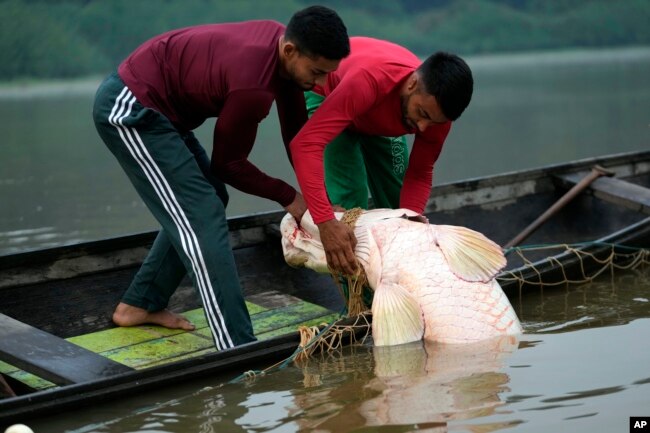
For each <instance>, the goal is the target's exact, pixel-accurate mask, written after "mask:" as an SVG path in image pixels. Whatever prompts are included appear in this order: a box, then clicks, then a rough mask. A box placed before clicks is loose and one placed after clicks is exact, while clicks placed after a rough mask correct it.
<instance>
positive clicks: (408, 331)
mask: <svg viewBox="0 0 650 433" xmlns="http://www.w3.org/2000/svg"><path fill="white" fill-rule="evenodd" d="M423 335H424V320H423V318H422V309H421V308H420V305H419V304H418V302H417V300H416V299H415V298H414V297H413V296H412V295H411V294H410V293H409V292H407V291H406V289H404V288H403V287H402V286H400V285H398V284H384V283H380V284H379V286H378V287H377V289H376V290H375V294H374V298H373V301H372V339H373V341H374V342H375V345H376V346H393V345H396V344H403V343H410V342H411V341H418V340H420V339H422V336H423Z"/></svg>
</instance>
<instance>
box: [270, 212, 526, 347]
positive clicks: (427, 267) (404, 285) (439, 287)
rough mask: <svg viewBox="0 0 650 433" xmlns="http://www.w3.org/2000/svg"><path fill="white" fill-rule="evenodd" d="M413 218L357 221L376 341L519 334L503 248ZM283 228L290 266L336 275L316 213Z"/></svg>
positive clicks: (371, 216)
mask: <svg viewBox="0 0 650 433" xmlns="http://www.w3.org/2000/svg"><path fill="white" fill-rule="evenodd" d="M342 215H343V214H342V213H336V216H337V218H339V219H340V218H341V217H342ZM408 217H417V214H416V213H415V212H413V211H410V210H406V209H396V210H390V209H376V210H370V211H364V212H362V213H361V216H360V217H359V218H358V219H357V221H356V223H355V228H354V233H355V235H356V237H357V246H356V249H355V254H356V257H357V259H358V260H359V263H360V264H361V265H362V266H363V269H364V271H365V273H366V277H367V279H368V284H369V286H370V287H371V288H372V289H373V290H374V298H373V302H372V335H373V340H374V343H375V345H378V346H387V345H395V344H402V343H407V342H410V341H416V340H419V339H421V338H424V339H425V340H428V341H438V342H441V343H470V342H475V341H481V340H485V339H488V338H493V337H497V336H502V335H516V334H520V333H521V332H522V328H521V324H520V322H519V319H518V318H517V315H516V314H515V311H514V309H513V308H512V305H511V304H510V302H509V301H508V298H507V297H506V295H505V294H504V293H503V290H502V289H501V286H499V283H498V282H497V281H496V279H495V276H496V274H497V273H498V272H499V271H500V270H501V269H503V267H504V266H505V265H506V259H505V257H504V255H503V251H502V250H501V248H500V247H499V246H498V245H497V244H495V243H494V242H492V241H491V240H489V239H488V238H487V237H485V236H484V235H482V234H481V233H479V232H476V231H474V230H470V229H468V228H465V227H459V226H450V225H434V224H427V223H422V222H416V221H412V220H409V219H408ZM280 229H281V233H282V249H283V252H284V257H285V260H286V262H287V263H288V264H289V265H291V266H293V267H306V268H310V269H313V270H315V271H317V272H322V273H327V272H329V270H328V268H327V260H326V258H325V252H324V250H323V246H322V244H321V242H320V237H319V233H318V227H317V226H316V225H315V224H314V222H313V220H312V218H311V216H310V214H309V212H307V213H305V216H304V217H303V218H302V221H301V223H300V226H298V225H297V224H296V221H295V219H294V218H293V217H292V216H291V215H290V214H287V215H286V216H285V217H284V218H283V220H282V223H281V225H280Z"/></svg>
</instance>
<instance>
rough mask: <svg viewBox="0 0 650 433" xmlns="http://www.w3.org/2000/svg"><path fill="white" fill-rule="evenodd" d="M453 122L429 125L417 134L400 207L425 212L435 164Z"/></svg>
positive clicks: (401, 194)
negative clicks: (421, 132) (422, 132)
mask: <svg viewBox="0 0 650 433" xmlns="http://www.w3.org/2000/svg"><path fill="white" fill-rule="evenodd" d="M450 128H451V122H447V123H444V124H440V125H433V126H431V127H429V128H428V129H427V130H426V131H425V132H424V134H417V135H416V136H415V141H414V142H413V149H412V151H411V156H410V157H409V165H408V168H407V169H406V174H405V175H404V183H403V184H402V190H401V192H400V207H401V208H405V209H410V210H412V211H415V212H417V213H420V214H421V213H423V212H424V208H425V206H426V204H427V201H428V200H429V195H430V194H431V185H432V183H433V182H432V181H433V166H434V164H435V162H436V161H437V160H438V157H439V156H440V152H441V151H442V145H443V144H444V142H445V139H446V138H447V134H449V130H450Z"/></svg>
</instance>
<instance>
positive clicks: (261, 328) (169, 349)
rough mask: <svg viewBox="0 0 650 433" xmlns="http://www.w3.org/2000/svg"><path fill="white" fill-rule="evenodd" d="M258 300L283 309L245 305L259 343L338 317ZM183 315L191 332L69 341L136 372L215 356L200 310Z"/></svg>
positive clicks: (296, 304) (107, 334) (290, 301)
mask: <svg viewBox="0 0 650 433" xmlns="http://www.w3.org/2000/svg"><path fill="white" fill-rule="evenodd" d="M280 298H284V299H280ZM259 300H263V301H265V302H271V303H274V304H276V305H282V306H281V307H275V308H272V309H270V308H268V307H265V306H260V305H257V304H254V303H251V302H249V301H247V307H248V310H249V312H250V314H251V320H252V322H253V329H254V331H255V335H256V336H257V337H258V338H259V339H260V340H262V339H268V338H270V337H272V336H275V335H281V334H286V333H290V332H293V331H296V330H297V329H298V326H300V325H303V324H305V325H307V326H310V325H313V324H315V323H322V322H325V321H333V320H334V319H335V318H338V314H336V313H332V311H330V310H328V309H326V308H323V307H321V306H318V305H315V304H311V303H309V302H305V301H302V300H301V299H299V298H296V297H293V296H288V295H284V296H283V297H281V296H279V294H278V293H269V294H267V296H261V297H259ZM183 315H184V316H185V317H187V318H188V319H189V320H191V321H192V322H193V323H194V325H195V326H196V329H195V330H194V331H191V332H185V331H181V330H177V329H166V328H162V327H160V326H153V325H143V326H136V327H132V328H111V329H106V330H104V331H99V332H95V333H92V334H87V335H82V336H78V337H71V338H69V339H68V340H69V341H72V342H74V343H75V344H78V345H79V346H82V347H84V348H86V349H89V350H92V351H93V352H97V353H99V354H101V355H102V356H105V357H107V358H109V359H111V360H113V361H116V362H119V363H121V364H124V365H127V366H129V367H132V368H135V369H142V368H148V367H151V366H154V365H160V364H166V363H170V362H173V361H176V360H181V359H187V358H191V357H195V356H200V355H202V354H206V353H212V352H216V349H215V347H214V343H213V341H212V335H211V331H210V328H209V327H208V324H207V321H206V319H205V315H204V314H203V309H202V308H197V309H195V310H191V311H187V312H185V313H183Z"/></svg>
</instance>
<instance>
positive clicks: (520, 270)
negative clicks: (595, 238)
mask: <svg viewBox="0 0 650 433" xmlns="http://www.w3.org/2000/svg"><path fill="white" fill-rule="evenodd" d="M505 254H506V257H508V263H513V262H514V263H517V264H518V266H516V267H512V266H511V267H510V269H511V270H506V271H504V272H502V273H501V275H500V276H499V277H498V278H497V280H498V281H499V283H500V284H501V285H502V286H506V285H512V284H514V285H516V286H517V287H518V288H519V289H520V290H521V289H523V288H524V287H527V286H538V287H542V288H543V287H554V286H563V285H568V284H583V283H587V282H590V281H593V280H594V279H595V278H597V277H598V276H600V275H602V274H603V273H605V272H611V273H614V272H616V271H619V270H631V269H636V268H638V267H640V266H647V265H649V264H650V249H647V248H633V247H627V246H624V245H619V244H612V243H603V242H589V243H579V244H557V245H530V246H523V247H514V248H509V249H507V250H505ZM539 257H543V258H542V259H539Z"/></svg>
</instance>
